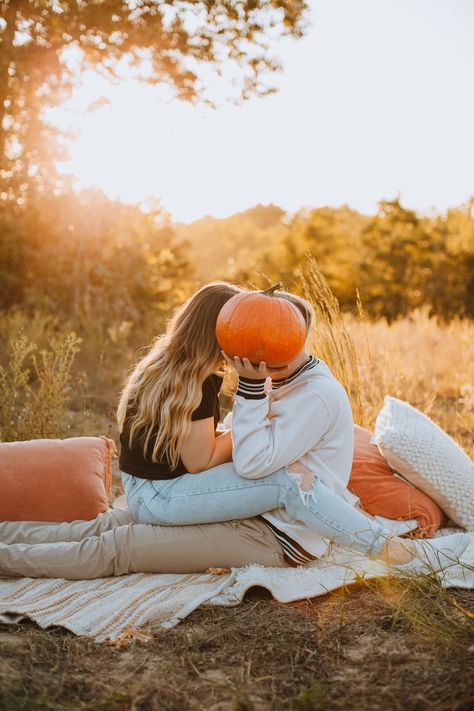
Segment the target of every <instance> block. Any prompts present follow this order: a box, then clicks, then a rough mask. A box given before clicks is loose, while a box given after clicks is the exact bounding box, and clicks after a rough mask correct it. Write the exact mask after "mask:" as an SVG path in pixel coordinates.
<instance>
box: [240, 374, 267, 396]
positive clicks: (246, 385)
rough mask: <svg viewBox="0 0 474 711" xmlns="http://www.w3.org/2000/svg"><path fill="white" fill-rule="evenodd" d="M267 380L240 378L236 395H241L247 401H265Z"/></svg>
mask: <svg viewBox="0 0 474 711" xmlns="http://www.w3.org/2000/svg"><path fill="white" fill-rule="evenodd" d="M265 380H266V378H263V379H260V380H253V379H251V378H242V377H239V384H238V386H237V392H236V393H235V394H236V395H241V396H242V397H243V398H245V399H246V400H263V398H265V397H266V394H265Z"/></svg>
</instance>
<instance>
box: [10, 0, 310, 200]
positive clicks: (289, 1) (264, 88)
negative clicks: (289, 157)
mask: <svg viewBox="0 0 474 711" xmlns="http://www.w3.org/2000/svg"><path fill="white" fill-rule="evenodd" d="M306 7H307V3H306V2H304V0H271V1H268V0H50V1H49V0H48V1H47V2H46V1H44V0H0V9H1V13H2V17H1V19H0V178H1V179H2V184H3V185H4V186H5V187H4V188H3V192H2V193H1V197H2V198H3V199H4V200H5V199H7V198H10V199H13V200H14V201H15V202H19V204H20V205H21V204H23V203H24V202H25V200H26V198H27V195H28V191H29V189H30V188H31V185H32V184H34V185H38V184H40V185H44V183H45V181H49V182H50V183H52V184H53V185H54V183H55V182H57V180H58V176H56V175H55V174H54V170H53V169H52V162H53V161H52V159H53V158H54V157H58V152H59V151H61V146H60V144H59V142H58V141H55V140H54V139H55V138H56V137H57V136H56V133H55V131H54V129H52V128H51V126H48V125H47V124H46V123H45V122H44V121H43V120H42V110H43V108H44V107H48V106H54V105H56V104H57V103H59V102H60V101H61V100H64V99H65V98H66V97H67V95H68V94H69V92H70V91H71V89H72V87H73V86H74V80H75V78H77V75H78V74H79V73H80V72H81V71H82V70H84V69H86V68H93V69H94V70H95V71H97V72H101V73H102V74H105V75H107V76H108V77H110V78H117V71H118V70H117V67H118V62H119V60H123V59H125V60H127V62H128V63H129V65H130V66H131V67H134V68H135V69H136V70H137V72H138V74H139V75H141V76H143V77H144V78H146V81H147V82H150V83H152V84H157V83H160V82H163V83H166V84H168V85H169V86H171V87H172V88H173V90H174V91H175V94H176V95H177V96H178V97H179V98H181V99H184V100H188V101H195V100H198V99H202V98H203V97H204V96H205V93H206V92H205V90H206V83H205V79H204V74H203V70H205V71H207V72H209V70H210V69H213V70H214V71H215V72H217V74H219V73H222V71H223V68H224V67H227V66H229V64H231V65H233V66H234V67H235V68H237V70H238V75H237V76H238V79H237V81H238V83H239V86H240V89H241V97H242V99H245V98H247V97H249V96H250V95H263V94H266V93H268V92H270V91H272V87H271V86H269V85H268V84H267V83H266V76H265V75H267V76H268V74H269V73H272V72H274V71H276V70H278V69H279V64H278V62H277V61H276V60H275V59H274V58H273V57H272V56H271V55H270V53H269V43H270V40H273V39H275V38H276V37H277V36H285V35H286V36H294V37H299V36H301V35H302V33H303V30H304V22H305V20H304V18H305V11H306ZM72 49H75V50H77V51H76V55H77V56H76V63H75V62H74V61H72V59H71V50H72ZM145 62H147V67H148V69H147V73H146V74H145V73H144V70H143V72H142V68H143V67H144V66H145V65H144V63H145Z"/></svg>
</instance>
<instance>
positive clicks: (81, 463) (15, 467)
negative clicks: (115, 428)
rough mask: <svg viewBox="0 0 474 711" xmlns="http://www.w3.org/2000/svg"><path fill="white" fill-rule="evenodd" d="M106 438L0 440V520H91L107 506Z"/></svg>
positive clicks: (109, 446)
mask: <svg viewBox="0 0 474 711" xmlns="http://www.w3.org/2000/svg"><path fill="white" fill-rule="evenodd" d="M114 455H115V444H114V443H113V442H112V440H110V439H107V438H106V437H70V438H69V439H36V440H30V441H27V442H2V443H0V521H58V522H59V521H74V520H76V519H82V520H90V519H93V518H95V517H96V516H97V514H99V513H101V512H103V511H107V509H108V508H109V506H108V502H107V496H108V495H109V494H110V490H111V482H112V474H111V471H112V470H111V460H112V457H113V456H114Z"/></svg>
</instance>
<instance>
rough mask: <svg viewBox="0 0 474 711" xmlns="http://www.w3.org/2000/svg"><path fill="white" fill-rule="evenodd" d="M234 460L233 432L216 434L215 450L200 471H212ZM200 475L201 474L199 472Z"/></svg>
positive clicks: (227, 431)
mask: <svg viewBox="0 0 474 711" xmlns="http://www.w3.org/2000/svg"><path fill="white" fill-rule="evenodd" d="M231 460H232V433H231V430H226V431H225V432H222V433H221V432H220V433H219V434H217V433H216V437H215V438H214V442H213V448H212V453H211V456H210V458H209V460H208V462H207V463H206V465H205V466H204V467H202V469H200V471H206V470H207V469H211V467H217V466H218V465H219V464H224V462H230V461H231ZM197 474H199V472H197Z"/></svg>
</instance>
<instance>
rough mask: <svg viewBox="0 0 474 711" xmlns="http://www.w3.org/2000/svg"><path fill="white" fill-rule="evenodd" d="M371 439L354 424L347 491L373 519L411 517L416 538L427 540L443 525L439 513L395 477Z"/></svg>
mask: <svg viewBox="0 0 474 711" xmlns="http://www.w3.org/2000/svg"><path fill="white" fill-rule="evenodd" d="M371 437H372V434H371V433H370V432H369V431H368V430H366V429H364V428H363V427H359V426H358V425H355V427H354V459H353V462H352V470H351V475H350V479H349V484H348V489H350V491H352V492H353V493H354V494H356V496H358V497H359V499H360V503H361V505H362V508H363V509H364V510H365V511H367V513H369V514H371V515H372V516H384V517H385V518H392V519H398V520H407V519H410V518H414V519H416V520H417V522H418V529H417V532H418V535H420V536H425V537H427V538H430V537H431V536H432V535H433V534H434V533H435V531H437V530H438V528H439V527H440V526H441V525H443V523H444V522H445V516H444V514H443V512H442V510H441V509H440V508H439V506H438V504H436V503H435V502H434V501H433V500H432V499H430V498H429V496H427V495H426V494H424V493H423V492H422V491H420V490H419V489H415V487H413V486H411V485H410V484H407V483H406V482H404V481H402V480H401V479H399V478H398V477H396V476H395V475H394V472H393V470H392V469H391V468H390V467H389V465H388V463H387V460H386V459H385V457H383V456H382V454H381V453H380V452H379V449H378V447H377V445H375V444H371V443H370V440H371Z"/></svg>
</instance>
